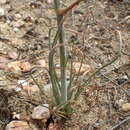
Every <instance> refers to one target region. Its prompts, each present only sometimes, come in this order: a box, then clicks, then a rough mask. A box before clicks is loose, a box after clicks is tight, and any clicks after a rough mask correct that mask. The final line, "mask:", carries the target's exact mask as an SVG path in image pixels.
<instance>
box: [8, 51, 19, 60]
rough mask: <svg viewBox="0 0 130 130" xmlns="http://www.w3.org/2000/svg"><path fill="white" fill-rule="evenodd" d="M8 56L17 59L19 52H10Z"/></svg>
mask: <svg viewBox="0 0 130 130" xmlns="http://www.w3.org/2000/svg"><path fill="white" fill-rule="evenodd" d="M8 58H10V59H14V60H16V59H17V58H18V54H17V53H16V52H8Z"/></svg>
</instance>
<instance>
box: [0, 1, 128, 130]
mask: <svg viewBox="0 0 130 130" xmlns="http://www.w3.org/2000/svg"><path fill="white" fill-rule="evenodd" d="M71 3H72V1H70V0H64V1H63V2H61V4H62V6H63V7H66V6H68V5H70V4H71ZM55 26H56V15H55V12H54V5H53V3H50V4H49V3H46V2H45V1H42V0H7V1H6V0H1V1H0V126H1V129H5V127H6V125H7V124H9V123H10V122H11V121H12V120H19V121H25V122H28V124H31V126H33V125H32V124H34V126H33V127H31V128H30V127H29V126H27V128H28V127H29V128H28V129H33V130H34V129H35V130H36V129H37V130H41V129H42V128H43V127H44V126H45V125H44V123H43V122H42V121H41V120H40V121H39V120H33V119H30V118H31V113H32V110H33V108H34V107H36V106H38V105H39V104H43V103H49V104H51V99H50V97H46V96H48V93H47V94H46V96H45V95H42V94H41V91H39V88H38V87H37V84H36V82H35V81H34V80H33V79H32V76H33V77H34V79H35V80H36V81H38V83H39V85H40V86H41V89H42V90H43V91H45V90H44V88H45V86H46V84H49V83H50V79H49V75H48V72H47V69H48V65H47V64H48V54H49V46H48V40H49V37H48V33H49V30H50V28H52V27H55ZM64 27H65V35H66V39H65V43H66V44H67V46H68V47H67V48H68V54H70V53H72V54H73V59H74V61H76V62H80V59H82V56H84V60H83V63H84V64H87V65H90V66H91V68H92V69H91V72H90V73H89V74H87V75H86V77H87V76H88V75H90V74H91V73H93V72H94V71H96V70H97V69H98V68H100V67H101V66H103V65H105V64H107V63H109V62H110V61H112V60H113V58H115V57H116V56H117V54H118V52H119V51H120V50H119V48H121V51H120V52H121V57H118V59H116V61H115V62H113V63H112V64H110V65H108V66H107V67H105V68H104V69H102V70H101V71H100V72H99V73H97V75H96V76H95V77H94V78H93V79H92V81H91V82H90V83H89V85H87V86H86V85H85V84H84V83H85V79H86V77H84V80H82V82H81V80H79V81H78V84H79V86H82V85H83V86H82V87H84V88H85V89H84V92H83V93H82V95H81V96H80V98H79V100H78V101H77V103H76V104H74V108H75V113H74V114H73V115H72V116H71V118H70V119H68V120H67V121H66V122H63V123H61V121H59V117H58V116H56V115H54V119H53V120H54V121H55V122H57V124H58V125H59V126H60V128H57V130H58V129H66V130H69V129H70V130H80V129H81V130H93V129H99V130H106V129H110V130H115V129H118V130H119V129H124V130H128V129H130V125H129V122H130V119H129V118H130V115H129V114H130V103H129V102H130V33H129V30H130V3H129V1H127V0H122V1H119V0H113V1H112V0H97V1H94V0H93V1H91V0H88V1H87V0H86V1H85V2H82V3H80V5H78V6H77V7H76V8H74V9H73V10H72V12H71V13H69V14H67V16H66V20H65V22H64ZM54 35H55V31H53V34H52V39H53V37H54ZM56 56H57V63H58V59H59V57H58V54H56ZM18 61H22V62H23V63H21V62H20V63H19V64H20V68H19V67H18V66H17V65H16V63H18ZM12 62H16V63H15V64H13V65H12V64H10V63H12ZM41 62H42V63H41ZM43 62H45V63H43ZM39 63H40V65H42V66H40V65H39ZM80 77H81V78H82V75H79V78H80ZM23 82H25V85H23ZM25 86H26V87H27V86H31V87H30V88H29V89H28V88H26V87H25ZM45 93H46V91H45ZM14 115H15V116H16V115H19V116H20V117H19V118H17V117H14ZM24 125H27V124H24ZM6 129H7V128H6ZM16 129H17V128H16ZM11 130H15V128H14V129H13V128H12V129H11ZM17 130H18V129H17ZM22 130H24V128H23V129H22ZM50 130H51V129H50Z"/></svg>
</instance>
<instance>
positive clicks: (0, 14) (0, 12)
mask: <svg viewBox="0 0 130 130" xmlns="http://www.w3.org/2000/svg"><path fill="white" fill-rule="evenodd" d="M4 15H5V10H4V9H3V8H0V16H4Z"/></svg>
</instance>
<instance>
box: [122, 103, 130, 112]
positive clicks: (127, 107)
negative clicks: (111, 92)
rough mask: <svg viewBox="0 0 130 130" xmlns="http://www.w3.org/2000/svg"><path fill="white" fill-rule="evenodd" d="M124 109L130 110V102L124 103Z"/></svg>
mask: <svg viewBox="0 0 130 130" xmlns="http://www.w3.org/2000/svg"><path fill="white" fill-rule="evenodd" d="M122 110H123V111H125V112H128V111H130V103H125V104H123V105H122Z"/></svg>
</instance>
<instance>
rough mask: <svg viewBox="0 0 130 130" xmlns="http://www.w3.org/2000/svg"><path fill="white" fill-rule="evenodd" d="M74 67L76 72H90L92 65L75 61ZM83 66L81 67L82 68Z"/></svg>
mask: <svg viewBox="0 0 130 130" xmlns="http://www.w3.org/2000/svg"><path fill="white" fill-rule="evenodd" d="M73 67H74V70H75V73H76V74H78V73H79V74H82V73H88V72H90V70H91V67H90V66H89V65H87V64H82V65H81V63H80V62H74V63H73ZM80 67H81V68H80Z"/></svg>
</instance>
